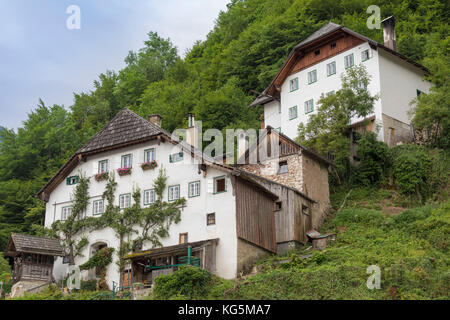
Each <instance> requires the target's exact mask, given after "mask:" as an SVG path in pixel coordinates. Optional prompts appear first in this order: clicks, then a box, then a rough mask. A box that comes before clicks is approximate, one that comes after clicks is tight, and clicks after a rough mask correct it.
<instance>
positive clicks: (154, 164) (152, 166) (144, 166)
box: [141, 160, 158, 170]
mask: <svg viewBox="0 0 450 320" xmlns="http://www.w3.org/2000/svg"><path fill="white" fill-rule="evenodd" d="M157 166H158V163H157V162H156V160H153V161H150V162H144V163H142V164H141V168H142V170H152V169H155V168H156V167H157Z"/></svg>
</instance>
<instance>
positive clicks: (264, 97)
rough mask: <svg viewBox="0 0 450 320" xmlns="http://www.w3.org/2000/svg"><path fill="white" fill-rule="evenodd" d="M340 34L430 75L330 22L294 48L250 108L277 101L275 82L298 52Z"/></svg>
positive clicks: (384, 47)
mask: <svg viewBox="0 0 450 320" xmlns="http://www.w3.org/2000/svg"><path fill="white" fill-rule="evenodd" d="M339 32H341V33H342V32H344V33H347V34H349V35H352V36H353V37H356V38H358V39H361V40H362V41H365V42H368V43H369V44H370V45H371V46H373V47H376V48H381V49H383V50H385V51H387V52H388V53H390V54H392V55H395V56H397V57H399V58H400V59H402V60H404V61H406V62H407V63H409V64H411V65H413V66H415V67H416V68H419V69H421V70H422V71H424V72H425V73H429V71H428V69H427V68H426V67H424V66H422V65H421V64H419V63H417V62H415V61H413V60H411V59H409V58H407V57H405V56H404V55H402V54H401V53H399V52H397V51H395V50H392V49H390V48H388V47H386V46H385V45H384V44H381V43H378V42H377V41H375V40H372V39H370V38H368V37H366V36H363V35H362V34H359V33H357V32H355V31H353V30H350V29H348V28H346V27H344V26H342V25H339V24H337V23H334V22H331V21H330V22H328V23H327V24H326V25H324V26H323V27H321V28H320V29H319V30H317V31H315V32H314V33H312V34H311V35H310V36H309V37H307V38H306V39H305V40H303V41H302V42H300V43H299V44H297V45H296V46H294V47H293V48H292V50H291V52H290V53H289V55H288V57H287V58H286V60H285V62H284V63H283V65H282V66H281V68H280V70H278V72H277V74H276V75H275V77H274V78H273V79H272V81H271V82H270V84H269V85H268V86H267V88H266V89H265V90H264V91H263V92H262V93H261V94H260V95H259V96H258V97H257V98H256V99H255V100H254V101H253V102H252V103H251V104H250V106H256V105H259V104H265V103H267V102H270V101H273V100H277V97H275V96H273V93H272V94H271V90H270V89H271V88H272V87H273V86H274V84H275V81H276V80H277V79H278V78H279V77H280V75H281V74H282V71H283V70H284V69H285V68H286V67H289V62H290V61H291V60H292V58H295V57H294V56H295V55H296V54H297V52H300V51H301V50H304V49H306V48H308V47H309V46H311V45H316V44H317V43H318V42H320V41H321V40H323V39H324V38H327V37H328V36H330V35H332V34H334V33H339Z"/></svg>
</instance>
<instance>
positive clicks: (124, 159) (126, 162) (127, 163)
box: [121, 154, 132, 168]
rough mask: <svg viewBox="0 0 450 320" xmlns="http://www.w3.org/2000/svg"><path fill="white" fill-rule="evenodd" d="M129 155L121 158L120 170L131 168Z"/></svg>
mask: <svg viewBox="0 0 450 320" xmlns="http://www.w3.org/2000/svg"><path fill="white" fill-rule="evenodd" d="M131 164H132V163H131V154H127V155H124V156H122V166H121V168H131V167H132V165H131Z"/></svg>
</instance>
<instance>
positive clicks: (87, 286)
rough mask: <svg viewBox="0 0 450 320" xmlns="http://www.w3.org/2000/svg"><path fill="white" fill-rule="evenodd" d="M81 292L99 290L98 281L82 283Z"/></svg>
mask: <svg viewBox="0 0 450 320" xmlns="http://www.w3.org/2000/svg"><path fill="white" fill-rule="evenodd" d="M80 290H81V291H96V290H97V280H86V281H83V280H82V281H81V282H80Z"/></svg>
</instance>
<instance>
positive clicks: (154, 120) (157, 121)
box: [148, 113, 162, 127]
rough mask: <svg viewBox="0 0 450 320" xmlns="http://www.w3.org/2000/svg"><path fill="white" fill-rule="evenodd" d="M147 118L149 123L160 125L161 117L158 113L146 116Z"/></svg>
mask: <svg viewBox="0 0 450 320" xmlns="http://www.w3.org/2000/svg"><path fill="white" fill-rule="evenodd" d="M148 119H149V121H150V122H151V123H153V124H156V125H157V126H158V127H161V122H162V117H161V115H160V114H157V113H155V114H151V115H149V116H148Z"/></svg>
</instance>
